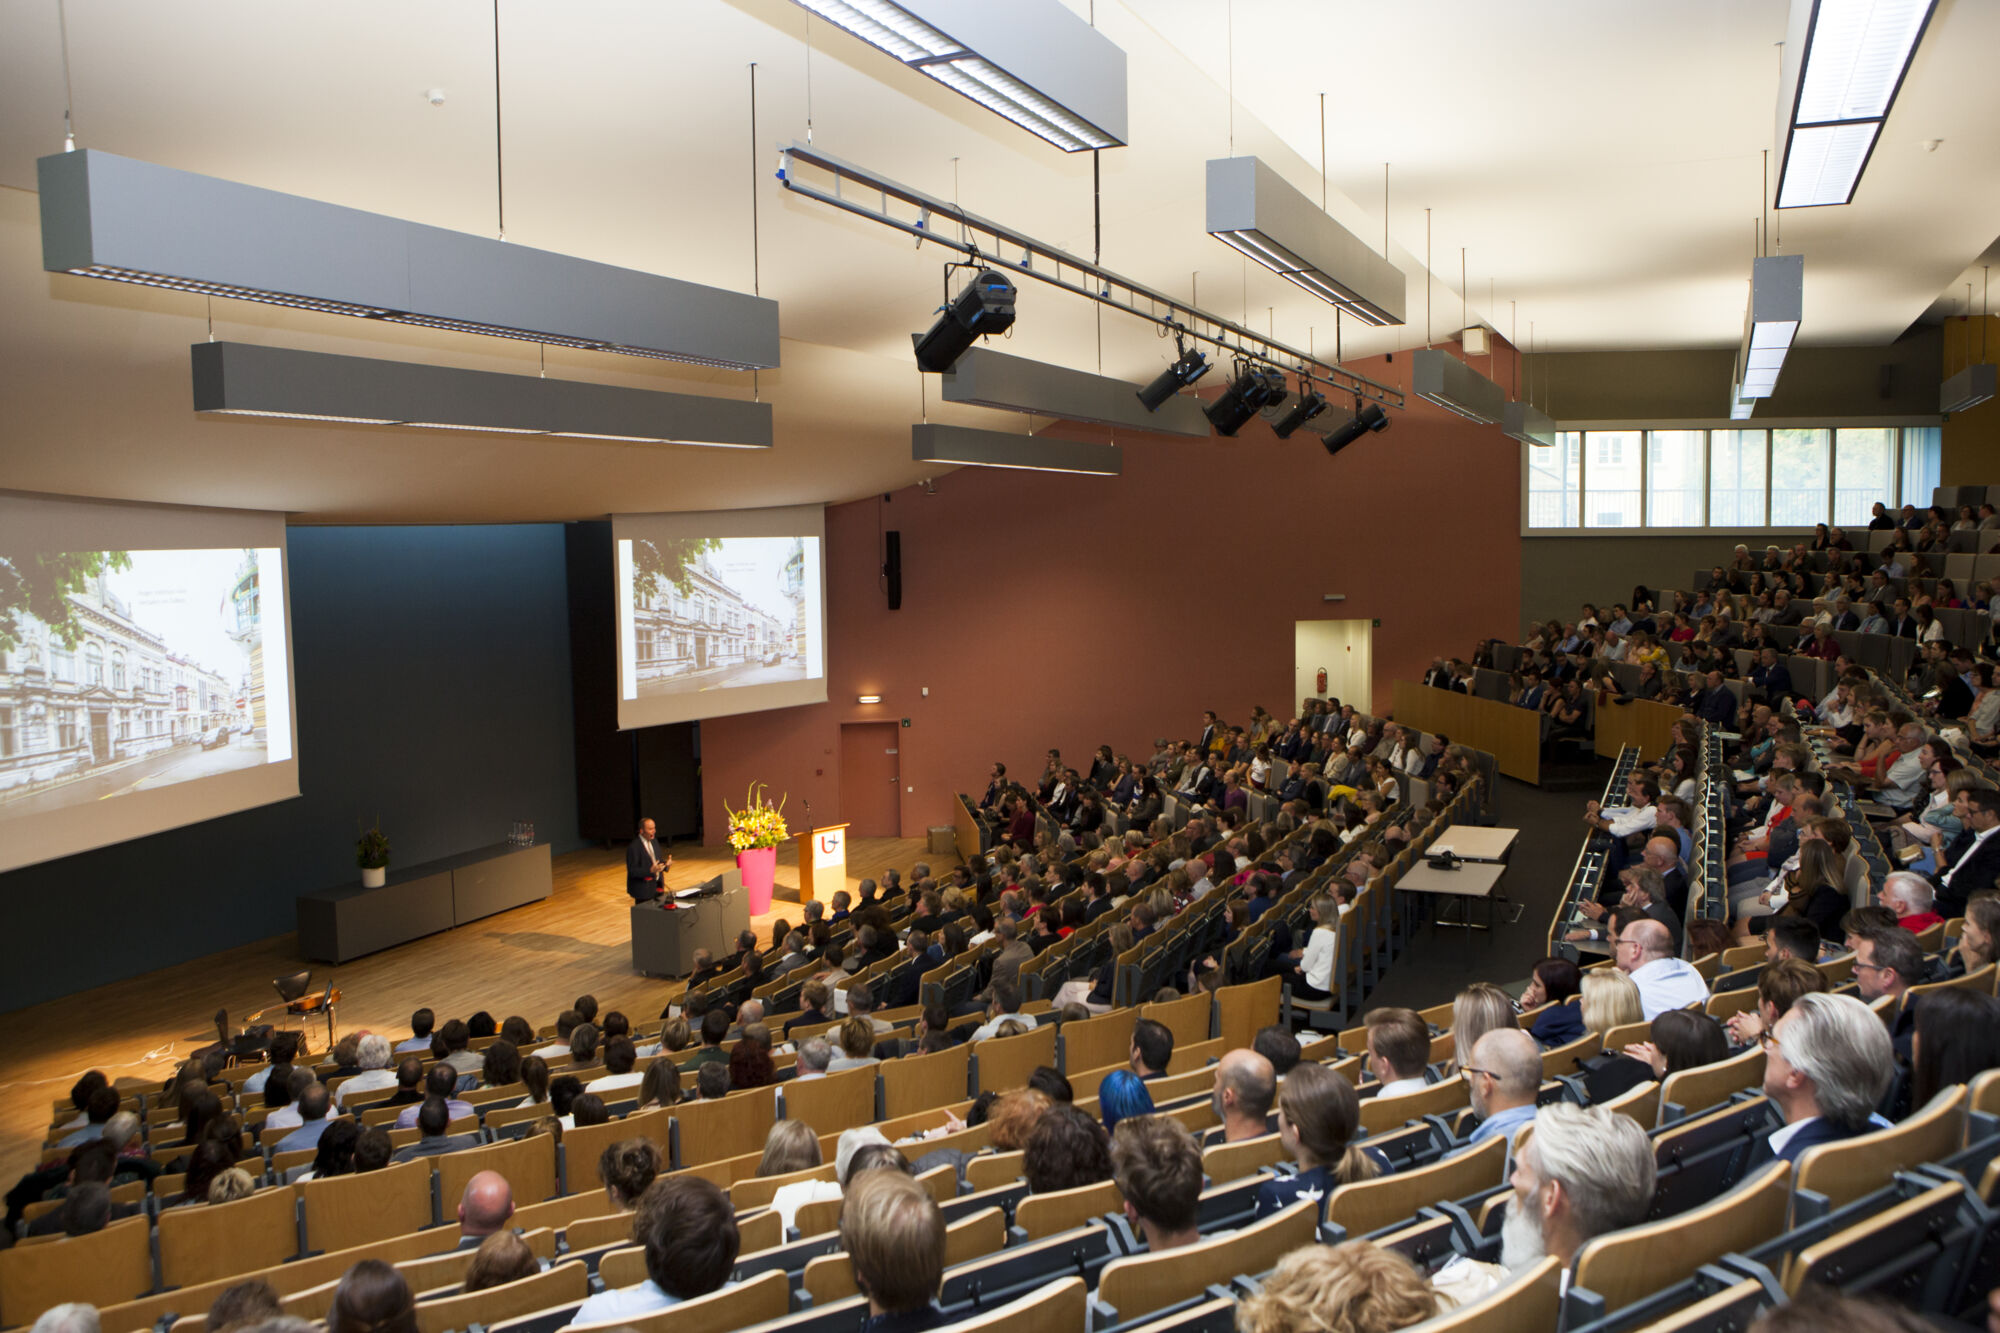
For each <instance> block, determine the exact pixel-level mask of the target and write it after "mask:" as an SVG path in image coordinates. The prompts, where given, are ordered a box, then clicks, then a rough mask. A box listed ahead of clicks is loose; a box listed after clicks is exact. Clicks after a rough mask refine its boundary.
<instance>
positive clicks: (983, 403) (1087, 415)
mask: <svg viewBox="0 0 2000 1333" xmlns="http://www.w3.org/2000/svg"><path fill="white" fill-rule="evenodd" d="M941 384H942V387H943V390H944V399H945V401H946V402H948V403H965V404H967V405H969V406H973V407H994V408H999V409H1000V410H1002V411H1005V412H1031V413H1034V414H1036V415H1039V416H1045V417H1060V418H1062V419H1063V420H1065V421H1087V422H1090V423H1092V424H1094V425H1101V426H1128V427H1131V428H1132V429H1134V430H1150V431H1157V432H1159V433H1160V434H1163V435H1189V436H1206V435H1207V434H1208V421H1207V419H1206V418H1204V417H1203V416H1202V414H1201V404H1200V403H1198V402H1197V401H1195V400H1194V399H1193V398H1188V397H1182V396H1181V395H1180V394H1177V393H1174V392H1172V391H1171V390H1169V392H1168V394H1167V396H1166V397H1165V398H1164V399H1163V400H1162V401H1161V403H1160V406H1159V407H1158V408H1156V409H1154V410H1152V411H1148V410H1146V408H1145V406H1144V404H1143V401H1142V399H1141V398H1140V396H1139V393H1138V392H1137V391H1136V386H1134V385H1132V384H1128V383H1126V382H1125V381H1124V380H1116V379H1112V378H1111V377H1110V376H1108V375H1093V374H1091V373H1090V372H1089V371H1086V370H1073V369H1071V368H1070V367H1068V366H1052V365H1049V364H1048V363H1047V362H1043V361H1031V360H1029V359H1028V358H1027V357H1023V356H1010V355H1008V354H1007V353H1005V352H996V351H994V350H993V349H992V348H990V347H974V348H971V349H969V350H968V351H967V352H966V353H965V354H964V355H963V356H961V357H959V358H958V361H957V363H956V364H955V365H953V366H952V368H951V369H950V370H948V371H946V372H945V374H944V377H943V379H942V381H941Z"/></svg>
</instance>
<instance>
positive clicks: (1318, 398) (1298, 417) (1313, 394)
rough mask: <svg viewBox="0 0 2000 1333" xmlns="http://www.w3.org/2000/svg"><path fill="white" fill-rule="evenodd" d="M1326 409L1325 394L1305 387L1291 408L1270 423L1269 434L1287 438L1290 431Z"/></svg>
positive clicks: (1290, 434) (1290, 435)
mask: <svg viewBox="0 0 2000 1333" xmlns="http://www.w3.org/2000/svg"><path fill="white" fill-rule="evenodd" d="M1324 411H1326V395H1325V394H1323V393H1321V392H1319V390H1317V389H1307V390H1306V391H1305V392H1304V393H1302V394H1300V395H1299V400H1298V401H1297V402H1296V403H1293V404H1292V410H1291V411H1289V412H1287V413H1285V415H1283V416H1281V417H1279V418H1278V419H1277V420H1276V421H1274V422H1272V423H1271V434H1273V435H1275V436H1277V437H1278V438H1279V439H1281V440H1288V439H1290V438H1291V437H1292V432H1293V431H1295V430H1297V429H1298V428H1299V427H1301V426H1303V425H1305V424H1306V423H1307V422H1308V421H1311V420H1312V419H1313V418H1314V417H1316V416H1318V415H1319V414H1320V413H1322V412H1324Z"/></svg>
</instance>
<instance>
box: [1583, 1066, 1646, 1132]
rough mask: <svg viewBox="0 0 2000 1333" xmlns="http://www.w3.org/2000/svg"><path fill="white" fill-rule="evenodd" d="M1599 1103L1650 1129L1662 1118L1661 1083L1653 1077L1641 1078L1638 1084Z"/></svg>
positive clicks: (1641, 1126)
mask: <svg viewBox="0 0 2000 1333" xmlns="http://www.w3.org/2000/svg"><path fill="white" fill-rule="evenodd" d="M1598 1105H1600V1106H1602V1107H1604V1108H1605V1109H1606V1110H1610V1111H1616V1112H1618V1114H1620V1115H1622V1116H1628V1117H1630V1118H1631V1119H1632V1120H1633V1121H1635V1122H1637V1124H1638V1126H1639V1128H1641V1129H1646V1130H1650V1129H1652V1128H1653V1126H1654V1125H1655V1124H1657V1123H1658V1122H1659V1119H1660V1085H1659V1084H1658V1083H1655V1082H1654V1081H1653V1080H1652V1079H1650V1078H1648V1079H1641V1080H1640V1081H1639V1084H1638V1086H1636V1087H1632V1088H1627V1089H1626V1090H1625V1091H1624V1092H1622V1093H1620V1094H1618V1095H1617V1096H1616V1097H1613V1098H1612V1099H1611V1100H1609V1101H1606V1102H1599V1103H1598Z"/></svg>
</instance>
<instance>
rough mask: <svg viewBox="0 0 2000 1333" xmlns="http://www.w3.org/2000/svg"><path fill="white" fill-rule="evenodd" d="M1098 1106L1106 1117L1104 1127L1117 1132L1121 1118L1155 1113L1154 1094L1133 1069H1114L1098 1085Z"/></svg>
mask: <svg viewBox="0 0 2000 1333" xmlns="http://www.w3.org/2000/svg"><path fill="white" fill-rule="evenodd" d="M1097 1107H1098V1110H1099V1112H1100V1113H1101V1114H1102V1115H1103V1117H1104V1128H1105V1129H1106V1130H1107V1131H1108V1132H1111V1133H1116V1132H1117V1130H1118V1123H1119V1122H1120V1121H1121V1120H1124V1119H1126V1118H1127V1117H1129V1116H1142V1115H1144V1116H1149V1115H1151V1114H1152V1113H1153V1094H1152V1093H1150V1092H1148V1091H1147V1090H1146V1085H1145V1083H1144V1082H1142V1081H1141V1080H1140V1078H1139V1076H1138V1075H1137V1074H1134V1073H1133V1072H1132V1071H1131V1070H1129V1069H1114V1070H1112V1071H1111V1072H1110V1073H1109V1074H1106V1075H1105V1076H1104V1081H1103V1082H1102V1083H1100V1084H1098V1085H1097Z"/></svg>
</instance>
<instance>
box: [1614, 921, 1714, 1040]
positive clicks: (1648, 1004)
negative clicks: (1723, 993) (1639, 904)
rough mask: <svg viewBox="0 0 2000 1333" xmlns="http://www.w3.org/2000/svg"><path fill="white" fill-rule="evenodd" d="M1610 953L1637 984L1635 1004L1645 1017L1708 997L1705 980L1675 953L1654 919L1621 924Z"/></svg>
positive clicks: (1700, 1002)
mask: <svg viewBox="0 0 2000 1333" xmlns="http://www.w3.org/2000/svg"><path fill="white" fill-rule="evenodd" d="M1612 956H1613V957H1614V958H1615V959H1616V960H1617V964H1618V970H1619V971H1621V972H1623V973H1625V974H1626V975H1627V976H1629V977H1631V978H1632V984H1633V985H1635V986H1637V987H1638V988H1639V1008H1640V1010H1641V1012H1642V1013H1643V1015H1644V1016H1645V1017H1646V1018H1647V1019H1649V1020H1650V1019H1654V1018H1658V1017H1659V1016H1660V1015H1661V1014H1663V1013H1665V1012H1666V1011H1667V1010H1669V1009H1684V1008H1686V1007H1687V1006H1688V1005H1690V1004H1702V1003H1705V1002H1706V1001H1707V999H1708V982H1707V981H1705V980H1703V979H1702V975H1701V973H1699V972H1697V971H1695V970H1694V966H1693V965H1692V964H1690V963H1688V962H1685V961H1684V960H1682V959H1680V958H1678V957H1676V956H1675V954H1674V944H1673V936H1672V935H1671V934H1670V933H1668V930H1667V928H1666V927H1665V926H1663V925H1661V924H1660V923H1659V922H1658V921H1652V920H1640V921H1634V922H1631V923H1630V924H1627V925H1625V926H1623V927H1622V928H1621V929H1620V930H1619V932H1618V938H1617V940H1616V941H1615V943H1614V944H1613V955H1612Z"/></svg>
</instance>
